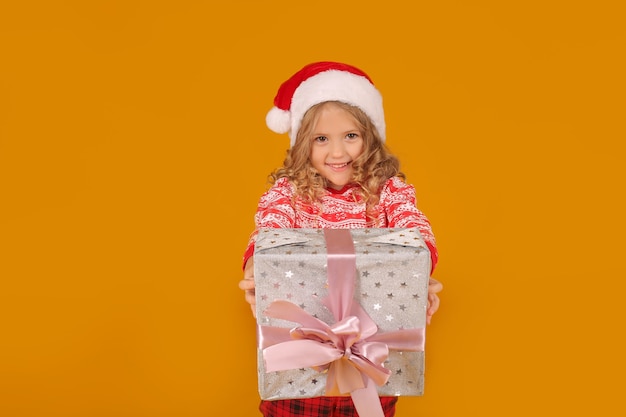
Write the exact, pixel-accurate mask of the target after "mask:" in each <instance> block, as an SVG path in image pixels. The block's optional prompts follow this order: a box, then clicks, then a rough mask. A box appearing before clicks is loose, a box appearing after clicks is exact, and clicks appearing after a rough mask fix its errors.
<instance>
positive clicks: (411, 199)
mask: <svg viewBox="0 0 626 417" xmlns="http://www.w3.org/2000/svg"><path fill="white" fill-rule="evenodd" d="M381 205H382V207H383V209H384V210H385V215H386V217H387V222H388V227H406V228H409V227H416V228H417V229H418V230H419V231H420V233H421V234H422V237H423V238H424V241H425V242H426V245H427V246H428V249H429V251H430V259H431V265H432V266H431V273H432V271H434V270H435V266H436V265H437V261H438V260H439V254H438V252H437V245H436V242H435V235H434V234H433V231H432V228H431V225H430V221H429V220H428V218H426V216H425V215H424V213H422V212H421V211H420V210H419V209H418V208H417V199H416V197H415V187H413V186H412V185H410V184H407V183H405V182H404V181H402V179H400V178H397V177H394V178H392V179H390V180H389V182H388V183H387V184H386V186H385V187H384V189H383V192H382V193H381Z"/></svg>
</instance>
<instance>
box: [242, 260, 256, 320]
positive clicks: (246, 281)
mask: <svg viewBox="0 0 626 417" xmlns="http://www.w3.org/2000/svg"><path fill="white" fill-rule="evenodd" d="M239 288H240V289H242V290H243V291H244V298H245V300H246V301H247V302H248V304H250V308H251V309H252V316H253V317H255V318H256V297H255V294H254V259H253V258H252V257H250V258H249V259H248V261H247V262H246V266H245V267H244V269H243V279H242V280H241V281H239Z"/></svg>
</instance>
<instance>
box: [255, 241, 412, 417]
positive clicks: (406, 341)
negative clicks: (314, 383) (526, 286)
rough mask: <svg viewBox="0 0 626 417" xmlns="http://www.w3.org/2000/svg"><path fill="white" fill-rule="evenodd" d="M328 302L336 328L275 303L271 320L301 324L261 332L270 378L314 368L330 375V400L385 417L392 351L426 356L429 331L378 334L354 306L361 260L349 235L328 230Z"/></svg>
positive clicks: (364, 414)
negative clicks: (344, 399) (384, 389)
mask: <svg viewBox="0 0 626 417" xmlns="http://www.w3.org/2000/svg"><path fill="white" fill-rule="evenodd" d="M324 237H325V239H326V247H327V257H328V259H327V261H328V265H327V273H328V297H327V298H325V299H324V300H322V302H323V304H324V305H325V306H326V308H328V309H329V310H330V312H331V313H332V314H333V317H334V318H335V321H336V322H335V324H333V325H332V326H329V325H328V324H327V323H325V322H323V321H321V320H319V319H317V318H315V317H313V316H312V315H311V314H309V313H308V312H306V311H304V310H303V309H302V308H300V307H299V306H297V305H295V304H293V303H291V302H289V301H284V300H277V301H274V302H272V303H271V304H270V305H269V306H268V308H267V309H266V310H265V315H267V316H268V317H273V318H277V319H283V320H288V321H291V322H295V323H299V324H300V326H298V327H296V328H294V329H287V328H284V327H274V326H259V346H260V347H261V349H263V358H264V360H265V370H266V372H274V371H285V370H288V369H298V368H304V367H311V368H314V369H316V370H318V371H320V372H323V371H328V374H327V378H326V391H325V395H327V396H334V395H347V394H348V393H349V394H350V396H351V397H352V400H353V402H354V406H355V408H356V410H357V413H358V414H359V416H360V417H384V413H383V410H382V407H381V404H380V400H379V398H378V391H377V388H376V385H379V386H381V385H384V384H385V383H386V382H387V380H388V379H389V376H390V375H391V372H390V371H389V370H388V369H386V368H385V367H384V366H383V363H384V361H385V360H386V359H387V357H388V356H389V350H390V349H391V350H404V351H422V350H424V328H420V329H402V330H396V331H389V332H385V333H378V326H377V325H376V323H375V322H374V321H373V320H372V319H371V318H370V317H369V315H368V314H367V312H365V310H363V308H362V307H361V305H359V304H358V303H357V302H355V301H354V286H355V282H356V254H355V251H354V243H353V241H352V235H351V234H350V231H349V230H346V229H324Z"/></svg>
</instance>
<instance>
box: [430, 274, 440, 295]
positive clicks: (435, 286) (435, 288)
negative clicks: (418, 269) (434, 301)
mask: <svg viewBox="0 0 626 417" xmlns="http://www.w3.org/2000/svg"><path fill="white" fill-rule="evenodd" d="M441 290H443V284H442V283H441V282H439V281H437V280H436V279H434V278H430V279H429V280H428V293H429V294H431V293H432V294H435V293H438V292H439V291H441Z"/></svg>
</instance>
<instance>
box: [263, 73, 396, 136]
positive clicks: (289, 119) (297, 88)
mask: <svg viewBox="0 0 626 417" xmlns="http://www.w3.org/2000/svg"><path fill="white" fill-rule="evenodd" d="M324 101H341V102H344V103H347V104H350V105H353V106H355V107H358V108H360V109H361V110H363V112H364V113H365V114H366V115H367V116H368V117H369V118H370V119H371V120H372V123H373V124H374V126H375V127H376V130H378V133H379V135H380V137H381V139H382V140H383V142H384V141H385V114H384V111H383V99H382V96H381V94H380V92H379V91H378V90H377V89H376V87H375V86H374V83H373V82H372V80H371V79H370V78H369V76H368V75H367V74H366V73H365V72H363V71H362V70H360V69H358V68H356V67H354V66H352V65H348V64H343V63H340V62H332V61H321V62H314V63H312V64H308V65H306V66H305V67H303V68H302V69H300V70H299V71H298V72H296V73H295V74H294V75H292V76H291V78H289V79H288V80H287V81H285V82H284V83H282V84H281V86H280V88H279V89H278V92H277V93H276V97H274V107H272V109H271V110H270V111H269V112H268V113H267V116H266V117H265V122H266V124H267V127H269V128H270V129H271V130H272V131H274V132H276V133H289V138H290V140H291V146H293V144H294V143H295V141H296V135H297V133H298V129H299V128H300V124H301V123H302V118H303V117H304V114H305V113H306V112H307V110H308V109H310V108H311V107H312V106H314V105H316V104H319V103H322V102H324Z"/></svg>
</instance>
